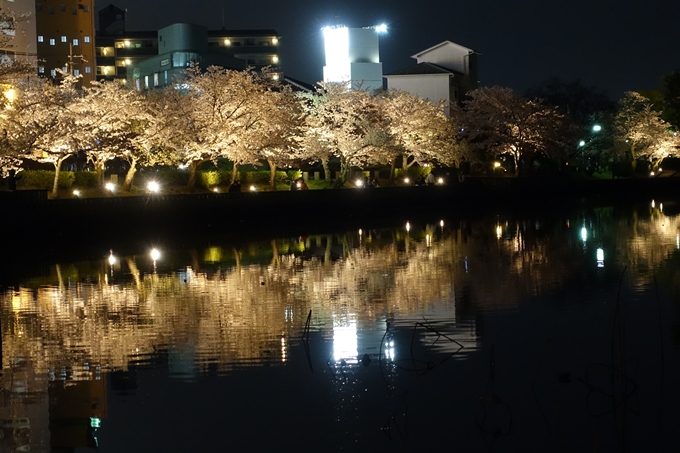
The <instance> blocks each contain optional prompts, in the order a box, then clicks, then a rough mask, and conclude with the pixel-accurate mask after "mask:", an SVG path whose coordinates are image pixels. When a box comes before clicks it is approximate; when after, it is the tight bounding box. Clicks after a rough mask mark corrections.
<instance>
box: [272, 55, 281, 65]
mask: <svg viewBox="0 0 680 453" xmlns="http://www.w3.org/2000/svg"><path fill="white" fill-rule="evenodd" d="M278 62H279V57H277V56H276V55H274V56H273V57H272V63H274V64H276V63H278Z"/></svg>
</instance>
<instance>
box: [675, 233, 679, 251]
mask: <svg viewBox="0 0 680 453" xmlns="http://www.w3.org/2000/svg"><path fill="white" fill-rule="evenodd" d="M675 248H676V249H680V234H676V235H675Z"/></svg>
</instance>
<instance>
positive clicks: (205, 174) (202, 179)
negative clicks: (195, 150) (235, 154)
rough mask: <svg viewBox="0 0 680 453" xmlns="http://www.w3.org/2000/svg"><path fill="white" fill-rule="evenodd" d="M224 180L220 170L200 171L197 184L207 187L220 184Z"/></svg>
mask: <svg viewBox="0 0 680 453" xmlns="http://www.w3.org/2000/svg"><path fill="white" fill-rule="evenodd" d="M221 182H222V172H220V171H201V172H199V173H198V181H197V184H198V185H199V186H201V187H205V188H206V189H208V188H210V187H213V186H218V185H220V183H221Z"/></svg>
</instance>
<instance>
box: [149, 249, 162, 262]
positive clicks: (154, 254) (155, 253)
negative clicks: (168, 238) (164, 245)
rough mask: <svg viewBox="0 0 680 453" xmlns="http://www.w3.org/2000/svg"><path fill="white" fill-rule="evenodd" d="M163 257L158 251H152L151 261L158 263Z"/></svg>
mask: <svg viewBox="0 0 680 453" xmlns="http://www.w3.org/2000/svg"><path fill="white" fill-rule="evenodd" d="M160 257H161V252H160V251H159V250H158V249H151V259H152V260H154V261H156V260H157V259H158V258H160Z"/></svg>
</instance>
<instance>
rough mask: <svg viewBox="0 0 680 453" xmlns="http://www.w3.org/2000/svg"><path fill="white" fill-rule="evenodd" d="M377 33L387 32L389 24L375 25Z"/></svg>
mask: <svg viewBox="0 0 680 453" xmlns="http://www.w3.org/2000/svg"><path fill="white" fill-rule="evenodd" d="M375 31H376V33H387V24H380V25H376V26H375Z"/></svg>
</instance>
